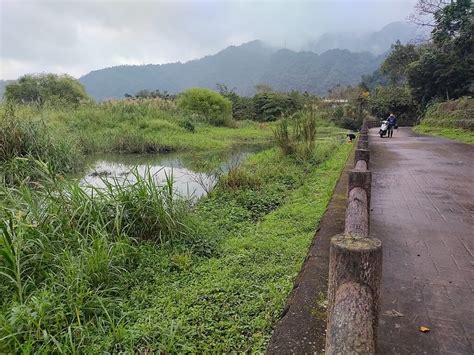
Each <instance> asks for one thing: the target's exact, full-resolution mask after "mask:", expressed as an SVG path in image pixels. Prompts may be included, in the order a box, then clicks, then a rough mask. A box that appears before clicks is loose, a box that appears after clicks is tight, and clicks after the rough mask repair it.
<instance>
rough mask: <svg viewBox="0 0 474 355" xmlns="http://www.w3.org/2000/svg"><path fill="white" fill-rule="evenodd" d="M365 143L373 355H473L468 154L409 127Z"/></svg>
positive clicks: (472, 157) (472, 160)
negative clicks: (379, 274) (378, 247)
mask: <svg viewBox="0 0 474 355" xmlns="http://www.w3.org/2000/svg"><path fill="white" fill-rule="evenodd" d="M369 139H370V147H371V158H370V159H371V161H370V169H371V170H372V174H373V184H372V189H373V190H372V200H371V208H372V212H371V219H370V221H371V226H370V228H371V235H372V236H373V237H377V238H379V239H381V240H382V241H383V244H384V264H383V267H384V269H383V280H382V295H381V296H382V306H381V313H380V326H379V332H378V336H379V353H380V354H474V347H473V344H474V222H473V220H474V218H473V214H474V147H473V146H469V145H467V144H462V143H456V142H453V141H450V140H446V139H442V138H434V137H425V136H423V137H420V136H417V135H416V134H414V133H412V132H411V130H410V129H408V128H401V129H398V130H397V131H395V133H394V137H393V138H390V139H388V138H383V139H381V138H380V137H378V136H377V132H376V130H371V132H370V138H369ZM420 326H426V327H429V328H430V329H431V331H430V332H427V333H422V332H420V331H419V327H420Z"/></svg>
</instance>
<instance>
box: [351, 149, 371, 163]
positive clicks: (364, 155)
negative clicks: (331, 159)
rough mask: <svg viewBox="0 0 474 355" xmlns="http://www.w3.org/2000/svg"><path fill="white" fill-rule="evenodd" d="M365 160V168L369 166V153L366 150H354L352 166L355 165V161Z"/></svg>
mask: <svg viewBox="0 0 474 355" xmlns="http://www.w3.org/2000/svg"><path fill="white" fill-rule="evenodd" d="M359 160H365V162H366V163H367V168H369V166H370V162H369V160H370V151H369V150H368V149H356V151H355V157H354V165H355V164H357V161H359Z"/></svg>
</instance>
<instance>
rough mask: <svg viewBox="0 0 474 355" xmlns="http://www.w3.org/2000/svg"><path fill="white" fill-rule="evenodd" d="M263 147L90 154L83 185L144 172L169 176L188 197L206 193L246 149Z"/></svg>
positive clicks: (160, 180) (129, 179) (162, 179)
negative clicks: (197, 152)
mask: <svg viewBox="0 0 474 355" xmlns="http://www.w3.org/2000/svg"><path fill="white" fill-rule="evenodd" d="M263 149H265V147H264V146H250V147H249V146H245V147H241V148H239V149H236V150H233V151H231V152H220V153H215V152H213V153H209V152H208V153H200V154H189V153H166V154H152V155H150V154H147V155H138V154H103V155H96V156H93V157H91V158H90V162H89V164H88V165H89V166H90V168H89V169H88V170H87V172H86V174H85V176H84V177H83V178H82V180H81V184H83V185H92V186H94V187H99V188H101V187H105V181H109V182H112V181H113V180H116V181H117V182H119V183H125V184H130V183H134V182H135V181H136V177H135V175H134V172H136V173H138V174H139V175H140V176H145V175H147V174H148V173H149V174H151V176H153V178H154V180H155V181H156V183H157V184H159V185H164V184H166V180H167V178H169V177H172V178H173V182H174V189H175V191H176V193H177V194H179V195H181V196H186V197H189V198H199V197H201V196H203V195H206V194H207V193H208V192H209V191H210V190H212V188H213V187H214V186H215V184H216V182H217V178H218V176H219V175H220V174H222V173H224V172H226V171H227V170H228V169H229V168H230V167H231V166H232V165H236V164H239V162H241V161H242V159H244V158H245V157H246V156H248V155H249V154H250V153H253V152H257V151H259V150H263Z"/></svg>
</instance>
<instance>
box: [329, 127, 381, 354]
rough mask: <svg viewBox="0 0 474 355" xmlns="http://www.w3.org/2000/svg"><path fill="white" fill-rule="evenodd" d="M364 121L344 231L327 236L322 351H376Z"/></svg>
mask: <svg viewBox="0 0 474 355" xmlns="http://www.w3.org/2000/svg"><path fill="white" fill-rule="evenodd" d="M368 128H369V125H368V122H367V121H364V123H363V125H362V129H361V132H360V135H359V138H358V141H357V149H356V151H355V158H354V169H352V170H350V171H349V183H348V189H347V209H346V218H345V228H344V234H341V235H337V236H335V237H333V238H332V240H331V249H330V259H329V290H328V323H327V331H326V354H375V352H376V346H377V325H378V313H379V299H380V282H381V277H382V242H381V241H380V240H378V239H375V238H370V237H369V225H370V197H371V183H372V173H371V171H370V170H369V166H370V165H369V163H370V150H369V137H368Z"/></svg>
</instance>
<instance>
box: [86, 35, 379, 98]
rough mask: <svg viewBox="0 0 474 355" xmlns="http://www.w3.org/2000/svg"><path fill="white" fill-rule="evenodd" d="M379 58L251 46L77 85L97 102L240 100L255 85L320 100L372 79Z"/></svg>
mask: <svg viewBox="0 0 474 355" xmlns="http://www.w3.org/2000/svg"><path fill="white" fill-rule="evenodd" d="M383 58H384V56H376V55H373V54H371V53H369V52H365V53H351V52H350V51H348V50H339V49H335V50H330V51H327V52H325V53H323V54H321V55H319V54H316V53H314V52H309V51H308V52H295V51H291V50H288V49H275V48H272V47H269V46H267V45H266V44H264V43H263V42H261V41H252V42H248V43H245V44H242V45H240V46H230V47H227V48H226V49H224V50H222V51H220V52H219V53H217V54H215V55H210V56H206V57H204V58H201V59H197V60H192V61H189V62H186V63H171V64H161V65H153V64H149V65H138V66H137V65H126V66H116V67H112V68H106V69H101V70H95V71H92V72H91V73H89V74H87V75H84V76H83V77H81V78H80V81H81V83H82V84H83V85H84V86H85V87H86V90H87V92H88V93H89V94H90V95H92V96H93V97H94V98H96V99H98V100H103V99H106V98H121V97H123V96H124V95H125V94H126V93H129V94H134V93H136V92H137V91H139V90H142V89H148V90H157V89H158V90H161V91H165V90H166V91H168V92H170V93H179V92H181V91H183V90H186V89H188V88H190V87H194V86H199V87H206V88H211V89H216V84H217V83H220V84H225V85H227V86H228V87H229V88H235V89H236V91H237V92H238V93H239V94H241V95H253V94H254V93H255V85H257V84H261V83H264V84H267V85H270V86H271V87H272V88H273V89H274V90H278V91H290V90H300V91H308V92H311V93H315V94H320V95H324V94H326V93H327V90H329V89H330V88H332V87H334V86H335V85H337V84H340V85H351V84H357V83H358V82H359V81H360V77H361V75H363V74H368V73H372V72H373V71H374V70H375V69H377V68H378V66H379V65H380V63H381V62H382V60H383Z"/></svg>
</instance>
